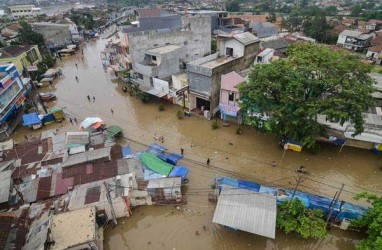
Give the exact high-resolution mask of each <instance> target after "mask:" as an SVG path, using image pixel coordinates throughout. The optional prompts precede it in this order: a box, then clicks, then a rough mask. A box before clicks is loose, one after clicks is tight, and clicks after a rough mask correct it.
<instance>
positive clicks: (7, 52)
mask: <svg viewBox="0 0 382 250" xmlns="http://www.w3.org/2000/svg"><path fill="white" fill-rule="evenodd" d="M32 47H33V46H31V45H11V46H8V47H5V48H1V49H0V58H13V57H17V56H19V55H21V54H22V53H24V52H26V51H29V50H30V49H31V48H32Z"/></svg>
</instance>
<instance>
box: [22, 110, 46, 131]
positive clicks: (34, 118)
mask: <svg viewBox="0 0 382 250" xmlns="http://www.w3.org/2000/svg"><path fill="white" fill-rule="evenodd" d="M41 123H42V122H41V120H40V118H38V115H37V113H36V112H33V113H29V114H26V115H24V116H23V125H24V126H25V127H26V126H32V125H36V124H41Z"/></svg>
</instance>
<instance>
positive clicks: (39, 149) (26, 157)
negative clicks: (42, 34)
mask: <svg viewBox="0 0 382 250" xmlns="http://www.w3.org/2000/svg"><path fill="white" fill-rule="evenodd" d="M0 52H1V50H0ZM51 148H52V139H51V138H46V139H43V140H34V141H29V142H25V143H23V144H17V145H16V146H15V147H14V148H13V149H11V150H8V151H7V152H6V156H5V157H4V158H3V161H9V160H15V159H21V164H22V165H25V164H28V163H32V162H37V161H38V162H39V161H41V160H42V159H43V158H44V156H45V154H46V153H47V152H49V151H51V150H50V149H51Z"/></svg>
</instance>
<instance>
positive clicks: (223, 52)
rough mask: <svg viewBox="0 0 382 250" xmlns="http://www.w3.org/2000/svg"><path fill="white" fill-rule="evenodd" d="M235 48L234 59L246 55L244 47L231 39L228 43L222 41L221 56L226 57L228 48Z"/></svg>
mask: <svg viewBox="0 0 382 250" xmlns="http://www.w3.org/2000/svg"><path fill="white" fill-rule="evenodd" d="M227 47H228V48H233V57H240V56H243V55H244V45H243V44H242V43H240V42H239V41H238V40H236V39H230V40H227V41H222V44H221V46H220V49H221V50H220V55H222V56H225V55H226V48H227Z"/></svg>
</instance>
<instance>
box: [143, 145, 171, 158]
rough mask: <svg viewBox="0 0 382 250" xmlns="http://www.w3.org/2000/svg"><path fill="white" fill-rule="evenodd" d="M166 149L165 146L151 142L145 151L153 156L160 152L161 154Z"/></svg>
mask: <svg viewBox="0 0 382 250" xmlns="http://www.w3.org/2000/svg"><path fill="white" fill-rule="evenodd" d="M166 150H167V148H165V147H163V146H161V145H158V144H156V143H151V144H150V146H148V148H147V150H146V151H147V152H149V153H152V154H153V155H155V156H158V155H160V154H163V153H164V151H166Z"/></svg>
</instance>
